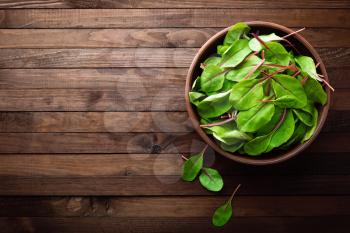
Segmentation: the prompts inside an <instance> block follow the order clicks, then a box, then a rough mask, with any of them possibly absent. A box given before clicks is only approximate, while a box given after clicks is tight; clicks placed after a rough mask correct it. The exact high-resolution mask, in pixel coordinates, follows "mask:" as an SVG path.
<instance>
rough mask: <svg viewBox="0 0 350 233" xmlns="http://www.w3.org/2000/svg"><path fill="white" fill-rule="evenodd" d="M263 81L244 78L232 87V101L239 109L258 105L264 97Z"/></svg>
mask: <svg viewBox="0 0 350 233" xmlns="http://www.w3.org/2000/svg"><path fill="white" fill-rule="evenodd" d="M262 85H263V82H262V81H261V80H259V79H251V80H243V81H241V82H239V83H237V84H236V85H234V86H233V87H232V91H231V95H230V103H231V104H232V106H233V107H234V108H235V109H237V110H247V109H250V108H251V107H254V106H256V105H257V104H258V103H259V102H258V100H261V99H262V98H263V97H264V90H263V86H262Z"/></svg>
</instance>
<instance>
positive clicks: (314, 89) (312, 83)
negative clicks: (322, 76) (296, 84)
mask: <svg viewBox="0 0 350 233" xmlns="http://www.w3.org/2000/svg"><path fill="white" fill-rule="evenodd" d="M304 90H305V93H306V95H307V98H308V99H309V100H311V101H313V102H316V103H320V104H322V105H325V104H326V103H327V93H326V92H325V91H324V89H323V88H322V85H321V84H320V83H319V82H318V81H317V80H315V79H308V80H306V82H305V84H304Z"/></svg>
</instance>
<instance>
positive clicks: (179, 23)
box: [0, 9, 350, 28]
mask: <svg viewBox="0 0 350 233" xmlns="http://www.w3.org/2000/svg"><path fill="white" fill-rule="evenodd" d="M0 15H1V17H0V28H160V27H167V28H168V27H227V26H229V25H231V24H233V23H235V22H237V21H252V20H263V21H271V22H275V23H280V24H283V25H286V26H290V27H301V26H304V27H340V28H347V27H349V25H350V20H349V19H350V16H349V11H348V10H346V9H334V10H332V13H330V10H328V9H101V10H95V9H84V10H73V9H22V10H1V11H0ZM325 15H327V20H325V18H324V17H325ZM211 19H215V20H211Z"/></svg>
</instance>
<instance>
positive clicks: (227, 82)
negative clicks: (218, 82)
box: [219, 79, 237, 92]
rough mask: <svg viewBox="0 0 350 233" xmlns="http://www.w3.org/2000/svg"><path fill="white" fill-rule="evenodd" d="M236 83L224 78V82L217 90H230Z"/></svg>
mask: <svg viewBox="0 0 350 233" xmlns="http://www.w3.org/2000/svg"><path fill="white" fill-rule="evenodd" d="M236 84H237V82H234V81H231V80H227V79H225V81H224V84H223V85H222V88H221V89H220V90H219V91H220V92H225V91H228V90H231V89H232V87H233V86H234V85H236Z"/></svg>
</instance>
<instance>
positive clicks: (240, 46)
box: [219, 39, 252, 68]
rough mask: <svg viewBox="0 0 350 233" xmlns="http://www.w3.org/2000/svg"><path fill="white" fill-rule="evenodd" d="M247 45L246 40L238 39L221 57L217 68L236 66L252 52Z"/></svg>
mask: <svg viewBox="0 0 350 233" xmlns="http://www.w3.org/2000/svg"><path fill="white" fill-rule="evenodd" d="M248 43H249V42H248V40H247V39H240V40H237V41H236V42H234V43H233V44H232V45H231V46H230V47H229V48H228V49H227V50H226V51H225V53H224V54H223V55H222V59H221V62H220V64H219V66H221V67H222V68H234V67H236V66H238V65H239V64H240V63H241V62H242V61H243V60H244V59H245V58H246V57H247V56H248V55H249V54H250V53H251V52H252V50H251V49H250V48H249V46H248Z"/></svg>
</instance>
